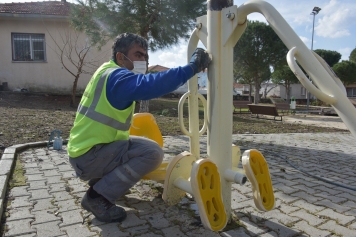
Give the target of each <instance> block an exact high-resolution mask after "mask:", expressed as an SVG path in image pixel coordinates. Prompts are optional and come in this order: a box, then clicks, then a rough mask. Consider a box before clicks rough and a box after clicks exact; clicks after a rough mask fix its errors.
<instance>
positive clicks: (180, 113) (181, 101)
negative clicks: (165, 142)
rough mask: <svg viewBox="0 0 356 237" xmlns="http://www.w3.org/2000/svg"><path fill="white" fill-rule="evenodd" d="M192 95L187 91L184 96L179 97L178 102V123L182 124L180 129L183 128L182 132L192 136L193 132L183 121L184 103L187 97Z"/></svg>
mask: <svg viewBox="0 0 356 237" xmlns="http://www.w3.org/2000/svg"><path fill="white" fill-rule="evenodd" d="M189 95H190V92H189V91H188V92H186V93H185V94H184V95H183V96H182V97H180V99H179V103H178V123H179V126H180V130H182V132H183V133H184V134H185V135H187V136H189V137H191V136H192V133H190V132H189V131H188V130H187V129H186V128H185V126H184V121H183V105H184V102H185V100H186V99H187V97H188V96H189Z"/></svg>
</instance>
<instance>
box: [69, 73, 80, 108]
mask: <svg viewBox="0 0 356 237" xmlns="http://www.w3.org/2000/svg"><path fill="white" fill-rule="evenodd" d="M79 76H80V74H77V75H76V76H75V78H74V82H73V88H72V96H71V100H70V107H74V105H75V96H76V94H77V84H78V79H79Z"/></svg>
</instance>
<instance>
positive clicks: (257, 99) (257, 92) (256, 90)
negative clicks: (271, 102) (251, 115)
mask: <svg viewBox="0 0 356 237" xmlns="http://www.w3.org/2000/svg"><path fill="white" fill-rule="evenodd" d="M259 102H260V86H259V84H258V83H257V81H256V82H255V104H258V103H259Z"/></svg>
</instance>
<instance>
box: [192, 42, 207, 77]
mask: <svg viewBox="0 0 356 237" xmlns="http://www.w3.org/2000/svg"><path fill="white" fill-rule="evenodd" d="M210 62H211V58H210V57H209V54H208V52H206V51H205V50H204V49H202V48H197V49H196V50H195V51H194V53H193V55H192V57H191V59H190V61H189V65H190V66H192V68H193V70H194V74H196V73H198V72H201V71H203V70H204V69H205V68H207V67H208V66H209V63H210Z"/></svg>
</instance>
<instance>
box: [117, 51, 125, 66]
mask: <svg viewBox="0 0 356 237" xmlns="http://www.w3.org/2000/svg"><path fill="white" fill-rule="evenodd" d="M124 60H125V58H124V55H123V54H122V53H121V52H117V53H116V62H117V65H119V66H123V65H124Z"/></svg>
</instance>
